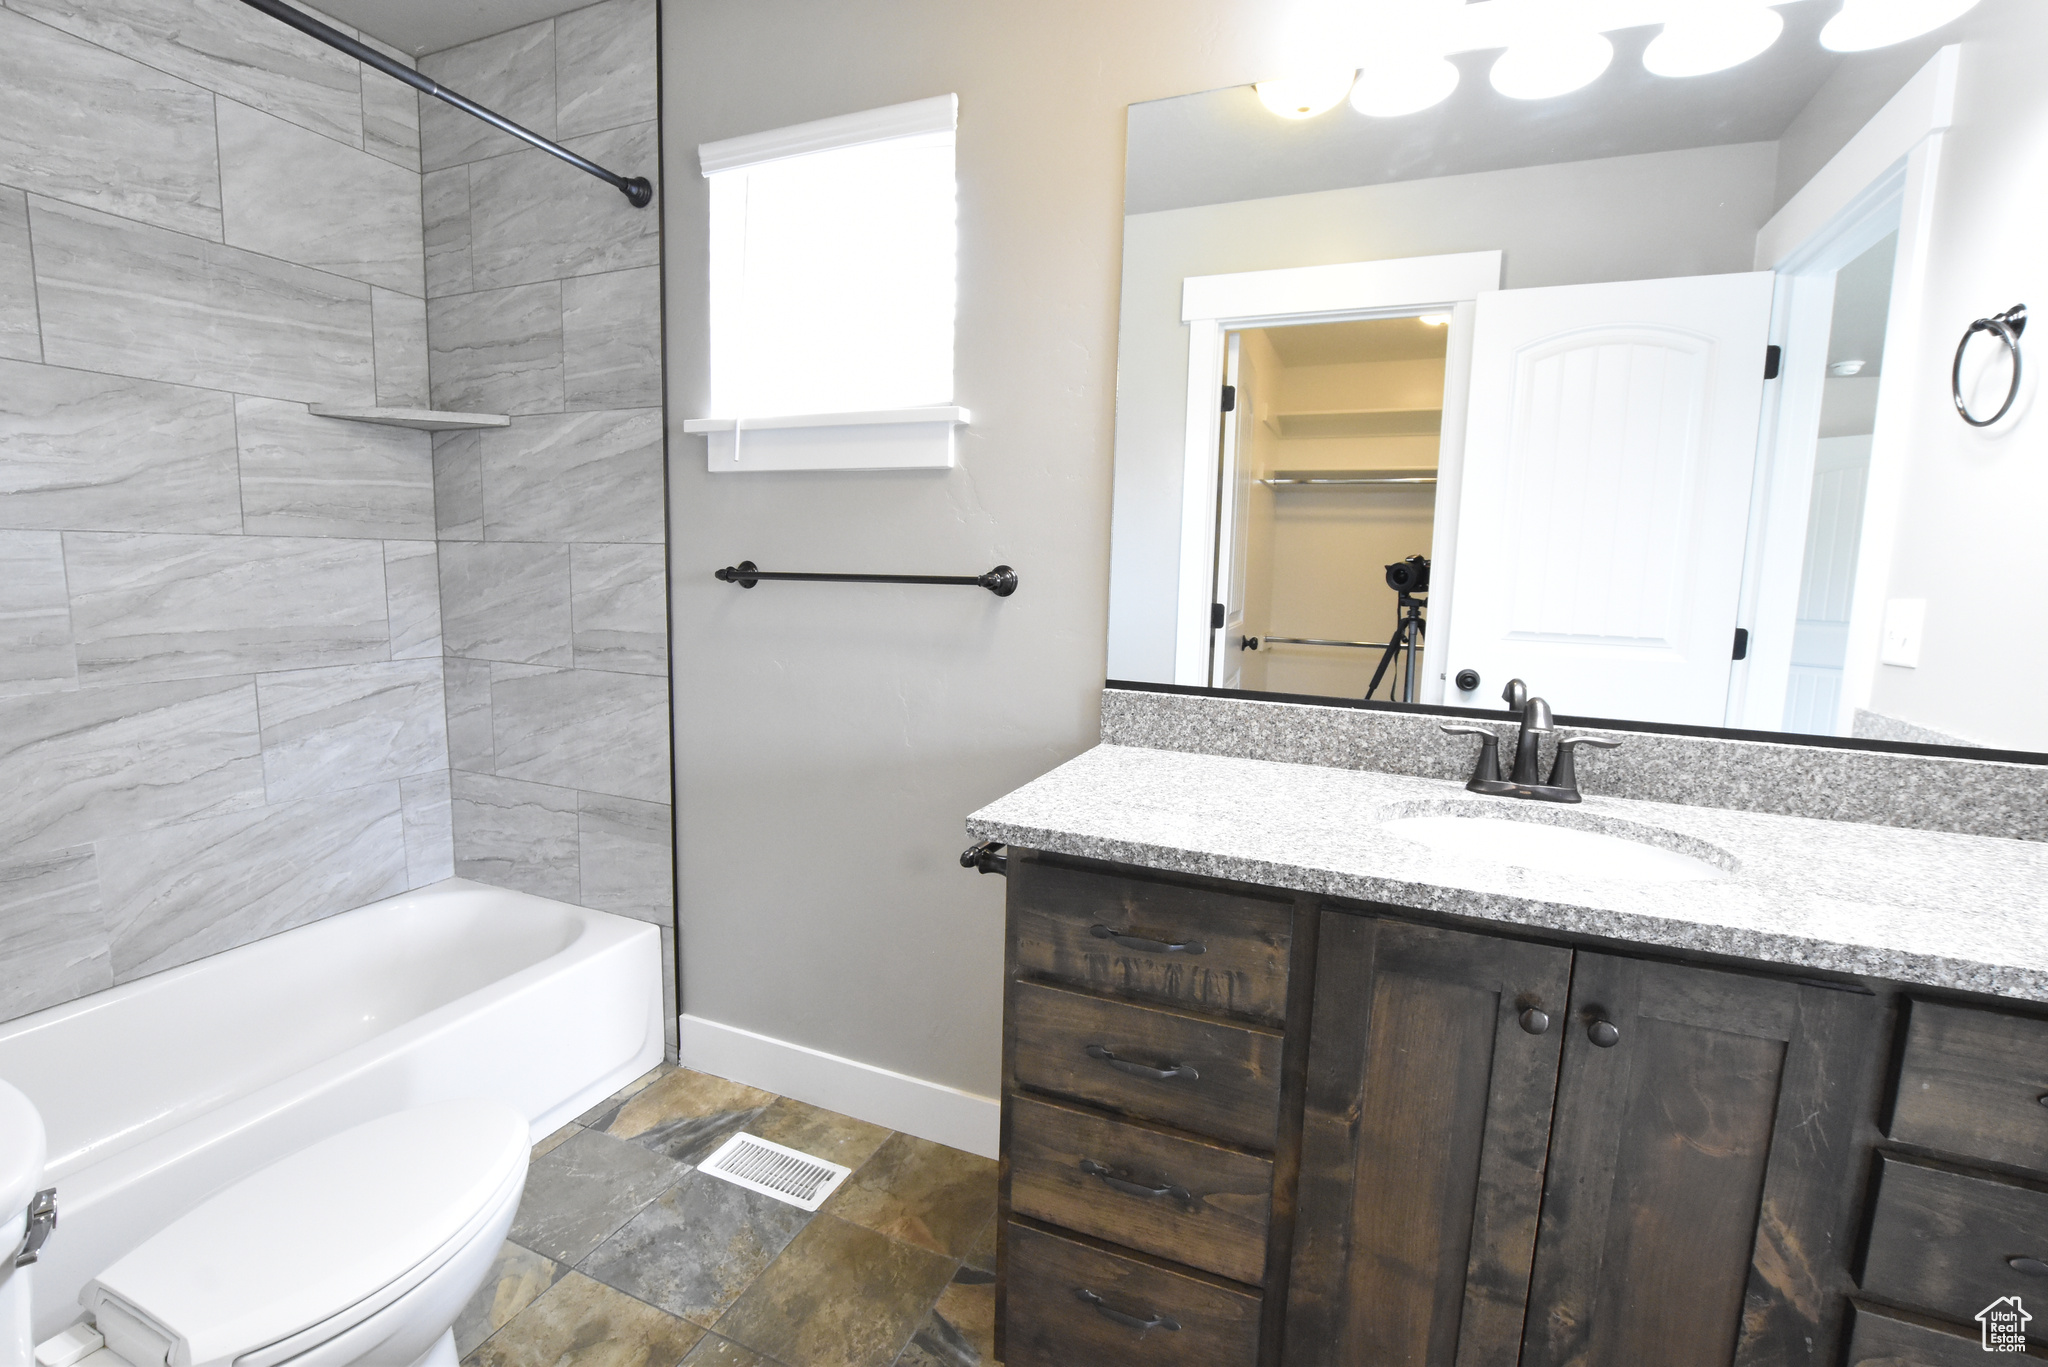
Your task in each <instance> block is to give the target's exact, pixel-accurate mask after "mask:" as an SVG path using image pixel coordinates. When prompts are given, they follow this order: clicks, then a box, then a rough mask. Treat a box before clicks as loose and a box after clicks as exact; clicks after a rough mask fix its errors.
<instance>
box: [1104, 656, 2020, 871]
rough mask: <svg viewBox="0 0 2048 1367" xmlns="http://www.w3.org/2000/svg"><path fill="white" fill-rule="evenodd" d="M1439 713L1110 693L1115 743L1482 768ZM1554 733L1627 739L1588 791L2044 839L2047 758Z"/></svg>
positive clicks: (1588, 764)
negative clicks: (2033, 760)
mask: <svg viewBox="0 0 2048 1367" xmlns="http://www.w3.org/2000/svg"><path fill="white" fill-rule="evenodd" d="M1459 720H1460V721H1461V722H1462V721H1464V720H1466V719H1464V718H1460V719H1459ZM1443 721H1444V719H1443V718H1440V717H1431V716H1422V715H1417V714H1413V713H1402V712H1382V711H1372V710H1366V709H1362V708H1355V707H1319V706H1316V705H1314V704H1311V703H1295V702H1267V701H1263V700H1259V699H1254V698H1220V697H1205V696H1200V695H1188V694H1177V693H1154V692H1150V691H1147V690H1143V689H1128V688H1110V689H1106V690H1104V692H1103V695H1102V741H1103V743H1104V744H1105V745H1124V746H1132V747H1136V748H1140V749H1148V750H1178V751H1182V752H1185V753H1190V754H1203V755H1224V756H1229V757H1232V758H1238V759H1263V760H1275V761H1279V762H1282V763H1288V764H1316V765H1323V766H1326V767H1329V768H1337V769H1372V770H1377V771H1379V772H1382V773H1389V774H1407V775H1410V776H1412V777H1416V778H1441V779H1458V780H1463V779H1464V778H1466V777H1468V776H1469V775H1470V774H1471V772H1472V762H1473V759H1474V758H1475V755H1476V749H1475V742H1474V741H1473V740H1472V739H1471V738H1470V737H1469V736H1446V735H1444V734H1443V732H1442V731H1440V730H1439V729H1438V727H1439V726H1440V725H1441V724H1442V722H1443ZM1488 725H1490V726H1492V728H1493V729H1494V730H1495V731H1496V732H1498V733H1499V734H1500V736H1501V737H1502V738H1503V739H1504V740H1505V741H1507V743H1508V747H1509V748H1510V750H1511V749H1512V746H1513V743H1514V740H1513V738H1514V734H1515V724H1514V723H1513V722H1512V721H1510V720H1508V719H1507V718H1506V717H1505V716H1504V717H1503V718H1502V720H1500V721H1499V722H1494V723H1488ZM1558 734H1559V735H1560V736H1570V735H1595V736H1608V737H1612V738H1614V739H1617V740H1620V741H1621V742H1622V746H1623V748H1622V749H1620V750H1618V751H1606V752H1596V753H1594V754H1590V755H1586V754H1582V755H1581V756H1580V759H1579V778H1580V782H1581V784H1582V786H1583V787H1584V788H1585V789H1586V791H1587V792H1589V793H1601V794H1604V795H1607V796H1611V797H1625V798H1634V799H1637V800H1640V801H1645V802H1677V803H1684V804H1687V805H1691V806H1698V807H1728V808H1732V809H1734V810H1736V811H1745V812H1770V813H1775V814H1777V815H1781V816H1806V817H1815V818H1818V819H1821V820H1825V821H1857V822H1863V823H1866V824H1870V825H1879V826H1905V827H1912V828H1915V829H1919V830H1928V831H1952V832H1955V833H1958V834H1963V835H1991V836H2004V837H2008V838H2011V839H2018V840H2048V765H2033V764H2011V763H2005V762H2002V761H1997V760H1978V759H1952V758H1945V757H1942V756H1936V755H1910V754H1897V753H1886V752H1879V751H1869V750H1840V749H1833V748H1829V747H1822V746H1814V745H1794V744H1775V743H1773V742H1770V741H1751V740H1730V739H1720V738H1715V737H1706V736H1672V735H1660V734H1653V733H1649V732H1641V731H1618V730H1617V731H1604V730H1595V729H1591V728H1585V727H1573V726H1561V727H1559V728H1558Z"/></svg>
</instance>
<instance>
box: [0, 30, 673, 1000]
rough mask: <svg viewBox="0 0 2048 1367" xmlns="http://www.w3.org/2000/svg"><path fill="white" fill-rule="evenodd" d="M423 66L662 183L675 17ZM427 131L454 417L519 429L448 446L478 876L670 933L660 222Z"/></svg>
mask: <svg viewBox="0 0 2048 1367" xmlns="http://www.w3.org/2000/svg"><path fill="white" fill-rule="evenodd" d="M420 68H421V70H423V71H425V72H426V73H427V74H428V75H430V76H433V77H434V78H435V79H436V80H439V81H443V82H445V83H447V84H448V85H450V86H452V87H454V88H455V89H457V90H460V91H462V92H463V93H464V94H466V95H468V96H470V97H471V98H473V99H475V100H478V101H480V102H481V103H483V104H485V105H488V106H490V107H491V108H493V109H497V110H500V111H501V112H503V113H505V114H507V115H508V116H510V117H512V118H514V119H517V120H519V121H520V122H521V123H524V124H525V125H526V126H527V127H529V128H532V129H534V130H535V131H536V132H539V133H541V134H543V135H545V136H548V137H551V138H556V139H558V140H560V141H562V142H564V143H565V144H566V145H568V146H569V147H570V148H572V149H574V150H576V151H578V152H582V153H583V154H585V155H587V156H589V157H591V158H593V159H594V160H596V161H598V162H599V163H600V164H603V165H605V166H609V167H611V168H612V169H614V170H617V171H619V172H620V173H621V174H624V175H648V176H650V177H651V176H653V175H654V174H655V170H656V138H655V133H656V113H657V108H656V104H657V101H656V95H657V91H656V71H655V3H654V0H603V3H601V4H597V5H592V6H590V7H588V8H585V9H580V10H576V11H574V12H572V13H570V14H565V15H563V16H561V17H560V18H558V19H550V20H545V21H543V22H540V23H537V24H529V25H527V26H525V27H523V28H518V29H514V30H512V31H511V32H508V33H502V34H498V35H496V36H494V37H490V38H484V39H480V40H479V41H477V42H474V43H468V44H465V45H463V46H461V47H458V48H451V49H449V50H448V51H446V52H440V53H434V54H432V55H430V56H427V57H424V58H422V59H421V61H420ZM420 132H421V140H420V152H421V160H422V165H423V166H424V167H425V170H426V176H425V178H424V184H423V193H422V202H423V205H424V219H423V224H422V226H423V230H424V240H425V271H426V307H427V336H428V342H429V349H428V354H427V369H428V376H429V381H430V387H431V397H432V401H433V404H434V406H435V407H437V408H449V409H477V410H482V411H487V412H497V413H509V414H512V415H513V418H512V425H511V426H510V427H508V428H502V429H497V430H492V431H486V432H481V433H477V432H468V433H455V434H447V435H443V436H441V437H438V438H436V439H435V447H434V456H433V469H432V476H431V478H432V483H433V494H434V497H433V500H432V502H433V508H434V516H435V520H436V525H437V528H438V533H437V534H438V537H439V540H440V548H439V550H440V561H439V567H440V576H441V613H440V625H441V639H442V642H443V645H444V656H445V658H444V660H443V674H442V690H443V694H444V696H445V698H446V703H447V742H448V750H449V756H450V760H451V762H452V765H453V768H454V778H453V784H452V788H451V791H450V802H451V808H452V812H453V821H454V840H455V870H456V872H457V873H459V874H460V875H462V876H463V877H466V878H475V879H479V880H481V881H484V882H490V883H498V884H502V885H504V886H507V887H514V888H520V889H523V890H525V891H529V892H534V893H539V894H542V895H544V896H549V897H560V898H565V899H567V900H570V901H578V902H581V903H583V904H584V905H585V906H591V907H596V908H598V909H599V910H602V911H611V912H617V913H619V914H621V915H625V916H632V917H636V918H638V919H641V920H645V921H652V922H654V923H656V924H658V925H660V926H661V927H662V928H663V935H664V938H665V940H666V939H667V938H668V937H670V936H672V935H673V933H674V932H673V926H674V915H675V892H674V874H673V868H674V865H673V856H672V848H673V847H672V844H671V837H670V830H671V826H672V822H671V814H670V778H669V775H670V753H669V726H668V589H667V577H666V576H667V570H666V564H665V560H666V556H665V552H664V541H665V537H666V526H665V521H664V516H663V497H662V443H663V421H662V409H661V402H662V395H661V311H660V282H659V273H658V266H659V255H660V238H659V236H658V230H659V226H660V216H659V215H660V210H659V208H658V207H650V208H647V209H634V208H633V207H632V206H630V205H629V204H627V202H626V200H625V198H624V197H623V196H622V195H619V194H618V193H617V192H615V191H613V190H611V189H609V188H607V187H606V186H604V185H603V184H601V183H600V182H598V181H595V180H592V179H591V178H590V177H588V176H586V175H584V174H582V173H581V172H579V171H576V170H574V169H572V168H570V167H568V166H566V165H564V164H563V163H561V162H559V161H556V160H555V159H553V158H552V157H549V156H546V155H545V154H543V153H540V152H537V151H534V150H532V149H530V148H527V147H526V146H525V145H524V144H522V143H519V142H517V141H515V140H513V139H511V138H509V137H507V136H506V135H504V134H502V133H499V132H497V131H495V130H493V129H491V128H490V127H488V126H487V125H484V124H481V123H478V122H477V121H475V120H474V119H469V118H466V117H464V116H462V115H460V114H458V113H456V112H455V111H454V110H451V109H449V108H447V107H446V106H443V105H440V104H438V103H436V102H433V101H426V102H424V104H423V106H422V108H421V121H420ZM0 240H4V239H0ZM4 297H5V296H4V295H0V298H4ZM0 316H4V315H0ZM0 326H4V325H0ZM4 335H5V334H4V332H0V336H4ZM379 355H380V357H381V355H382V353H381V352H380V353H379ZM344 705H345V704H344ZM669 943H670V945H671V947H672V943H673V942H672V940H670V941H669ZM667 1017H668V1020H669V1023H670V1027H671V1029H673V1027H674V1022H675V1011H674V1009H673V1001H671V1009H670V1010H669V1011H668V1013H667Z"/></svg>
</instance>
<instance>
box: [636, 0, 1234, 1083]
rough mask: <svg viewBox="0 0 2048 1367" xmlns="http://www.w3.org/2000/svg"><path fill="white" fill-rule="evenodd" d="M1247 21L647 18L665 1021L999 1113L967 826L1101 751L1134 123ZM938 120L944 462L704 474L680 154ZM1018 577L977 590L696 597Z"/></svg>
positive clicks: (891, 6)
mask: <svg viewBox="0 0 2048 1367" xmlns="http://www.w3.org/2000/svg"><path fill="white" fill-rule="evenodd" d="M1272 28H1273V23H1272V13H1271V10H1270V8H1269V7H1264V6H1253V5H1247V4H1244V3H1242V2H1241V0H1231V2H1230V3H1224V2H1223V0H1196V2H1195V3H1187V2H1186V0H1124V2H1123V3H1118V4H1114V5H1104V4H1099V3H1093V0H1087V2H1084V0H1052V2H1051V3H1046V2H1044V0H1034V2H1033V3H1024V0H1001V2H1000V3H989V4H978V5H959V4H953V3H948V2H947V0H847V3H839V4H832V5H820V4H815V3H806V2H805V0H689V2H688V3H669V4H667V5H666V6H665V23H664V42H665V45H666V55H665V66H664V75H665V84H666V96H665V99H664V110H663V118H664V121H665V125H666V128H665V134H666V141H667V164H668V168H669V185H668V188H669V209H670V213H669V221H668V243H667V253H668V255H667V265H668V287H669V328H668V338H669V375H670V391H669V396H670V421H671V424H672V429H671V430H672V436H671V451H672V454H671V462H670V470H671V487H672V495H673V496H672V499H671V506H672V509H673V516H672V535H673V538H674V544H675V547H676V556H675V560H676V565H675V576H674V580H673V587H672V597H673V601H674V609H673V610H674V617H675V627H676V640H677V641H678V643H679V645H680V649H679V650H678V653H677V659H676V668H675V680H676V724H677V735H678V749H677V754H678V764H679V766H680V776H681V783H680V792H681V794H682V799H681V807H680V809H679V811H678V843H679V847H680V859H681V866H682V885H681V894H682V895H681V902H682V920H681V925H682V937H683V970H684V984H683V1005H684V1008H685V1009H686V1010H687V1011H689V1012H691V1013H693V1014H696V1015H702V1016H705V1017H708V1018H710V1019H712V1020H715V1021H719V1022H723V1023H725V1024H729V1025H734V1026H739V1027H742V1028H745V1029H749V1030H754V1031H758V1032H760V1033H762V1034H766V1035H771V1036H775V1037H777V1038H781V1039H787V1040H794V1041H796V1042H798V1043H801V1044H805V1045H809V1046H811V1047H813V1048H817V1049H822V1050H827V1051H830V1052H832V1053H835V1054H840V1055H844V1056H850V1057H852V1058H856V1059H859V1060H862V1061H864V1062H868V1063H873V1064H877V1065H880V1066H883V1067H887V1068H893V1069H896V1070H898V1071H901V1072H905V1073H909V1074H912V1075H914V1076H917V1077H922V1078H928V1079H932V1080H935V1081H939V1082H943V1083H948V1084H951V1085H953V1086H957V1087H962V1088H967V1089H970V1090H973V1091H976V1092H981V1093H989V1092H993V1091H994V1090H995V1087H996V1076H997V1069H998V1050H997V1039H998V1035H999V1033H1000V1022H1001V1017H1002V998H1001V984H1002V950H1001V945H1002V925H1001V917H1002V888H1001V886H1000V880H998V879H995V878H981V877H977V876H976V875H974V874H971V873H967V872H965V871H963V870H962V869H960V868H959V867H958V866H957V865H956V864H955V862H954V861H955V858H956V856H957V855H958V854H959V852H960V850H961V848H962V847H963V846H964V845H965V843H966V840H965V837H964V835H963V833H962V830H961V819H962V818H963V817H964V816H965V815H966V814H967V813H968V812H970V811H972V810H973V809H974V808H976V807H977V806H979V805H981V804H982V803H985V802H987V801H989V800H990V799H991V798H994V797H996V796H998V795H999V794H1001V793H1003V792H1005V791H1007V790H1008V789H1010V788H1013V787H1015V786H1017V785H1018V784H1019V783H1022V782H1024V781H1025V780H1027V779H1030V778H1032V777H1034V776H1035V775H1037V774H1039V773H1042V772H1043V771H1044V770H1046V769H1047V768H1049V767H1051V766H1053V765H1054V764H1057V763H1059V762H1060V761H1062V760H1064V759H1066V758H1068V757H1069V756H1071V755H1073V754H1075V753H1076V752H1078V751H1080V750H1082V749H1085V748H1087V747H1088V746H1089V745H1090V744H1091V743H1092V742H1093V737H1094V733H1095V730H1096V726H1097V720H1098V714H1097V699H1098V694H1099V689H1100V685H1101V680H1102V661H1103V627H1104V607H1105V602H1106V596H1107V586H1108V571H1109V559H1108V557H1109V475H1110V426H1111V416H1112V414H1111V409H1112V404H1113V402H1114V394H1113V386H1114V383H1115V367H1116V294H1117V261H1118V251H1119V247H1118V244H1119V241H1120V239H1121V238H1122V234H1123V226H1122V223H1123V210H1122V201H1123V186H1122V169H1121V168H1122V162H1123V128H1124V109H1125V106H1127V105H1128V104H1130V103H1131V102H1132V101H1134V100H1144V99H1155V98H1158V97H1161V96H1165V95H1172V94H1178V93H1180V92H1183V91H1187V90H1194V89H1204V88H1208V87H1212V86H1218V85H1224V84H1228V83H1230V82H1233V81H1240V80H1247V79H1251V78H1252V77H1254V76H1257V75H1261V74H1264V73H1263V72H1262V68H1263V67H1264V66H1265V65H1266V63H1267V62H1268V61H1269V60H1270V58H1271V51H1272V49H1271V47H1270V46H1269V45H1270V44H1271V43H1272V42H1273V38H1274V35H1273V33H1272ZM948 91H955V92H958V94H959V96H960V139H959V168H960V183H961V197H960V223H961V234H960V242H961V256H960V262H961V265H960V286H961V288H960V313H959V328H958V341H959V348H958V359H957V362H956V367H955V373H956V375H957V377H958V384H957V393H958V397H959V401H960V402H961V403H962V404H964V405H966V406H967V407H968V408H970V409H971V410H972V411H973V414H974V423H973V426H972V427H970V428H968V429H967V430H966V431H965V432H964V433H963V435H962V439H961V463H960V468H959V469H957V470H953V471H947V472H906V473H900V474H789V475H761V476H752V475H748V476H736V475H732V476H729V475H720V476H716V477H713V476H710V475H708V474H707V473H706V472H705V468H704V446H703V441H702V439H701V438H693V437H685V436H684V435H683V434H682V432H681V423H682V420H683V419H685V418H690V417H695V416H698V415H699V414H701V413H702V412H703V411H704V404H705V402H706V397H707V393H708V388H709V385H708V373H707V369H708V351H707V340H706V336H705V329H704V316H705V313H704V311H705V297H704V295H705V269H706V263H705V247H704V232H705V217H706V195H705V190H704V184H703V180H702V178H701V176H700V175H699V168H698V166H697V158H696V148H697V144H698V143H700V142H703V141H706V140H709V139H716V138H726V137H732V136H735V135H737V134H741V133H751V132H755V131H757V130H760V129H766V128H775V127H780V126H783V125H786V124H791V123H796V122H800V121H803V120H807V119H816V118H821V117H824V116H827V115H832V114H842V113H847V112H849V111H853V110H860V109H871V108H875V107H877V106H881V105H888V104H894V103H898V102H901V101H905V100H911V99H918V98H923V97H926V96H931V95H940V94H945V93H946V92H948ZM742 557H746V558H751V559H753V560H754V561H756V562H757V563H759V564H762V565H771V564H773V563H775V562H781V563H784V564H800V565H802V566H807V567H814V568H821V569H846V570H861V569H866V568H869V567H877V568H882V569H900V570H906V571H917V570H933V571H942V572H962V571H978V570H983V569H987V568H988V567H989V566H991V565H994V564H995V563H997V562H998V561H1003V562H1007V563H1008V564H1011V565H1014V566H1016V568H1017V570H1018V572H1019V574H1021V575H1022V578H1023V586H1022V588H1021V589H1020V590H1019V591H1018V593H1017V595H1016V596H1015V597H1014V598H1010V599H1008V600H1002V601H999V600H997V599H995V598H992V597H990V596H989V595H988V594H986V593H982V592H980V591H978V590H971V589H933V588H925V589H917V588H887V587H876V588H866V587H855V586H836V585H822V584H809V585H807V584H763V585H762V586H760V587H759V588H756V589H752V590H742V589H738V588H733V587H728V586H726V585H724V584H720V583H717V582H715V581H714V580H713V579H712V578H711V571H712V570H714V569H716V568H717V567H718V566H721V565H727V564H731V563H733V562H734V561H736V560H738V559H740V558H742Z"/></svg>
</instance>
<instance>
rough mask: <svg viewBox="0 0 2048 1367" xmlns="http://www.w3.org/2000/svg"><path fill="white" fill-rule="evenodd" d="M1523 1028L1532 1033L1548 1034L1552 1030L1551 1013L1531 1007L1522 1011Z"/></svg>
mask: <svg viewBox="0 0 2048 1367" xmlns="http://www.w3.org/2000/svg"><path fill="white" fill-rule="evenodd" d="M1522 1028H1523V1029H1524V1030H1526V1031H1528V1032H1529V1033H1530V1034H1532V1035H1541V1034H1546V1033H1548V1032H1549V1030H1550V1013H1549V1012H1548V1011H1538V1010H1537V1009H1536V1008H1535V1007H1533V1006H1532V1007H1529V1008H1528V1009H1527V1010H1525V1011H1524V1012H1522Z"/></svg>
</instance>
